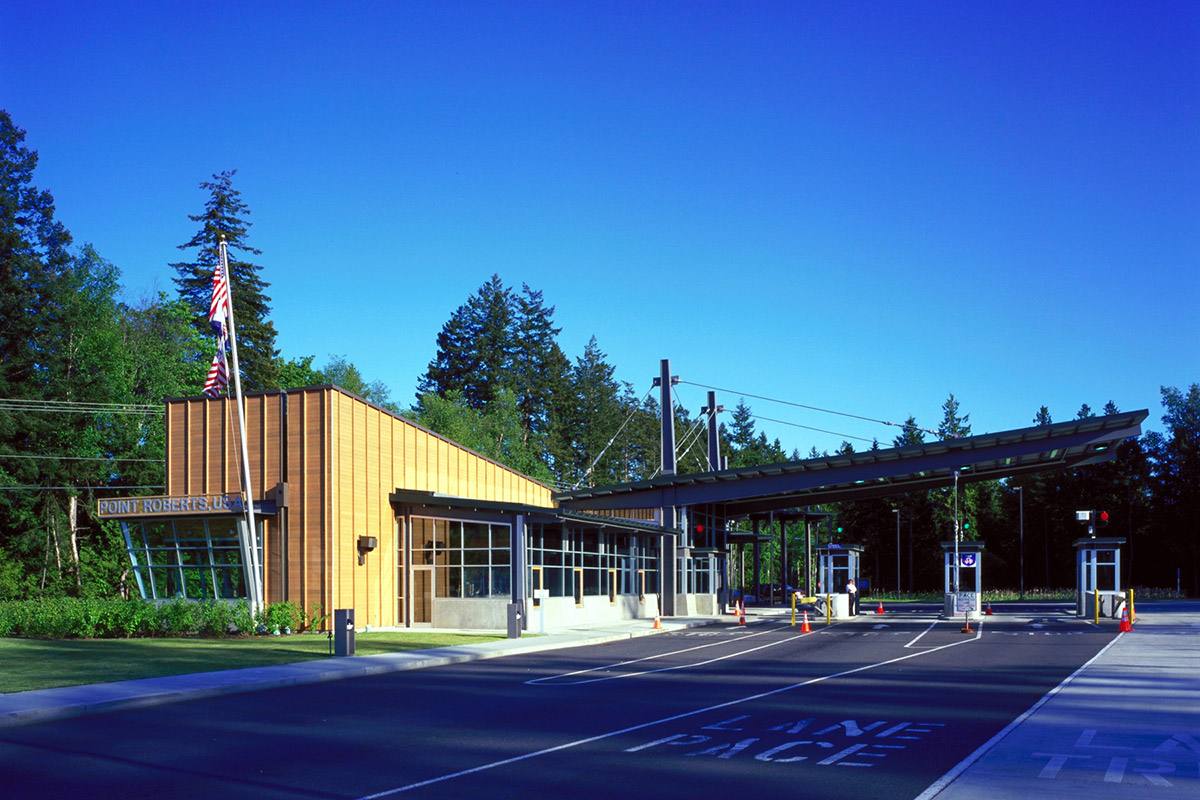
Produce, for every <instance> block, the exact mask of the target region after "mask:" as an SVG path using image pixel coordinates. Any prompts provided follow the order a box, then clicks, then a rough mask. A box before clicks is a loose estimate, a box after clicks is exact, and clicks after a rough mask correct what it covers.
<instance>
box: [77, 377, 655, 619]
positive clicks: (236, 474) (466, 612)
mask: <svg viewBox="0 0 1200 800" xmlns="http://www.w3.org/2000/svg"><path fill="white" fill-rule="evenodd" d="M245 400H246V434H247V445H248V447H247V449H248V452H249V465H250V481H249V483H250V488H251V492H252V495H253V498H254V503H255V510H256V512H257V518H256V527H257V528H258V533H257V544H258V553H259V563H260V564H261V580H262V585H263V597H264V600H265V602H267V603H276V602H282V601H291V602H294V603H296V604H298V605H299V606H301V607H302V608H303V609H304V610H305V611H309V610H312V609H314V608H319V609H320V613H323V614H331V613H332V611H333V610H334V609H336V608H349V609H354V611H355V621H356V625H357V626H358V627H360V628H363V627H384V628H388V627H408V626H424V625H428V626H431V627H447V628H450V627H452V628H489V629H495V628H504V627H505V625H506V618H507V613H508V611H507V609H508V606H509V605H510V604H519V605H520V609H521V611H522V612H523V615H522V616H523V618H524V626H525V627H529V626H530V625H531V624H532V625H535V626H536V625H537V624H539V620H538V619H536V618H535V619H533V620H532V622H531V613H532V612H533V611H535V610H536V611H537V612H538V613H539V615H540V618H541V621H542V622H543V623H548V624H551V625H554V624H566V623H570V622H572V621H584V620H594V621H600V620H607V619H619V618H631V617H653V616H655V615H656V614H657V613H658V610H659V604H658V598H657V594H656V591H657V587H658V585H659V580H658V572H659V569H660V568H661V564H660V563H659V561H658V554H659V547H658V544H659V541H660V539H661V536H663V535H664V529H661V528H659V527H658V526H656V525H655V524H654V523H653V522H648V521H644V520H643V521H638V520H632V519H620V518H614V517H601V516H596V515H584V514H574V515H571V514H569V513H563V512H559V511H558V510H557V509H556V507H555V506H556V504H555V502H554V501H553V499H552V489H551V487H549V486H547V485H545V484H543V483H541V482H539V481H537V480H534V479H533V478H530V477H528V476H526V475H522V474H520V473H518V472H516V471H514V470H511V469H509V468H507V467H505V466H503V465H501V464H499V463H497V462H495V461H492V460H491V459H488V458H485V457H484V456H481V455H479V454H477V453H475V452H473V451H471V450H468V449H467V448H465V447H463V446H461V445H459V444H456V443H455V442H452V441H450V440H448V439H446V438H444V437H442V436H439V435H437V434H435V433H433V432H432V431H429V430H427V429H425V428H423V427H421V426H419V425H417V424H415V423H413V422H412V421H410V420H408V419H405V418H403V417H400V416H397V415H395V414H392V413H390V412H388V411H386V410H385V409H382V408H380V407H378V406H375V405H373V404H371V403H369V402H367V401H365V400H363V399H361V398H359V397H357V396H354V395H352V394H350V393H347V392H345V391H344V390H342V389H340V388H338V387H335V386H319V387H308V388H302V389H289V390H283V391H275V392H264V393H254V394H249V395H247V396H246V398H245ZM165 414H166V494H165V495H162V496H155V497H129V498H122V499H114V500H103V501H101V502H100V507H99V511H100V515H101V517H106V518H111V519H116V520H120V522H121V523H122V529H123V531H124V534H125V540H126V546H127V548H128V551H129V556H130V564H131V572H132V573H133V577H134V582H135V583H136V585H137V587H138V588H139V589H140V591H141V592H142V595H143V596H144V597H146V598H148V599H155V600H164V599H171V598H186V599H196V600H204V599H219V600H227V599H239V598H244V597H247V590H246V584H247V577H248V573H247V572H246V569H247V568H246V566H245V565H246V564H248V563H251V559H250V558H249V557H248V556H249V554H248V553H247V552H246V547H245V544H246V543H248V542H249V537H246V536H244V532H245V529H246V528H245V526H246V515H245V514H244V513H242V511H243V508H242V505H241V500H242V497H243V493H242V484H243V481H242V478H241V470H240V438H239V436H240V431H239V430H238V415H237V413H236V406H235V405H234V402H233V400H232V399H229V398H218V399H211V398H206V397H191V398H177V399H170V400H168V401H167V402H166V410H165ZM239 533H241V534H243V535H242V536H241V537H240V538H241V540H242V546H241V547H239Z"/></svg>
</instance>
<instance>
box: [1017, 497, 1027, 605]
mask: <svg viewBox="0 0 1200 800" xmlns="http://www.w3.org/2000/svg"><path fill="white" fill-rule="evenodd" d="M1017 497H1018V498H1019V499H1020V509H1021V516H1020V520H1021V523H1020V528H1019V531H1020V533H1019V541H1020V551H1021V599H1022V600H1024V599H1025V487H1024V486H1018V487H1017Z"/></svg>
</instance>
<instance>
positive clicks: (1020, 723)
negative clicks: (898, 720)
mask: <svg viewBox="0 0 1200 800" xmlns="http://www.w3.org/2000/svg"><path fill="white" fill-rule="evenodd" d="M935 797H936V798H937V800H1029V798H1035V797H1036V798H1071V800H1077V798H1081V797H1086V798H1087V800H1128V798H1133V797H1147V798H1162V799H1163V800H1170V799H1171V798H1184V797H1186V798H1189V800H1195V798H1197V797H1200V613H1195V612H1191V613H1179V612H1158V611H1150V612H1142V611H1141V610H1139V611H1138V618H1137V621H1136V623H1135V625H1134V631H1133V632H1132V633H1124V634H1120V635H1118V636H1117V637H1116V638H1115V639H1114V640H1113V641H1112V643H1111V644H1109V645H1108V646H1107V647H1106V648H1105V649H1104V650H1102V651H1101V652H1100V653H1099V654H1098V655H1097V656H1096V657H1095V658H1094V659H1092V661H1090V662H1089V663H1088V664H1085V665H1084V666H1083V667H1081V668H1080V669H1079V670H1078V671H1077V672H1076V673H1075V674H1074V675H1073V676H1072V677H1071V678H1069V679H1068V680H1067V681H1065V682H1064V683H1063V684H1060V685H1059V687H1058V688H1056V689H1055V690H1054V691H1052V692H1050V693H1049V694H1047V695H1046V696H1045V697H1044V698H1042V700H1041V701H1039V703H1038V704H1036V705H1035V706H1034V707H1033V708H1032V709H1030V711H1028V712H1026V714H1024V715H1022V716H1021V717H1018V718H1017V719H1016V720H1014V722H1013V723H1012V724H1011V725H1009V726H1008V727H1007V728H1005V729H1004V730H1002V731H1001V732H1000V733H999V734H997V735H996V736H995V737H993V739H992V740H991V741H990V742H987V743H986V744H984V745H983V746H982V747H980V748H979V749H978V750H976V751H975V753H973V754H972V755H971V756H969V757H968V758H967V759H965V760H964V761H963V762H961V763H960V764H959V765H958V766H956V767H955V768H954V769H953V770H951V771H950V772H948V773H947V774H946V775H945V776H943V777H942V778H941V779H940V780H939V781H937V782H936V783H934V784H933V785H932V786H930V787H929V788H928V789H927V790H926V791H925V792H924V793H922V794H921V795H920V796H919V797H918V800H932V798H935Z"/></svg>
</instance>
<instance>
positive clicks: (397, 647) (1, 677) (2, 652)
mask: <svg viewBox="0 0 1200 800" xmlns="http://www.w3.org/2000/svg"><path fill="white" fill-rule="evenodd" d="M503 638H505V637H504V636H502V635H492V634H463V633H425V632H408V631H378V632H375V633H359V634H357V635H356V637H355V650H356V652H357V654H358V655H360V656H365V655H373V654H376V653H395V652H401V651H407V650H428V649H431V648H435V647H449V646H452V645H461V644H478V643H480V642H490V641H495V640H497V639H503ZM328 657H329V639H328V637H327V636H326V635H325V634H311V635H310V634H299V635H295V636H255V637H247V638H243V639H14V638H0V693H9V692H26V691H30V690H33V689H53V688H57V687H60V686H80V685H84V684H89V683H108V682H110V681H127V680H135V679H138V678H157V677H162V676H165V675H183V674H187V673H193V672H213V671H216V670H223V669H241V668H243V667H270V666H276V665H279V664H293V663H295V662H297V661H313V660H316V659H319V658H328Z"/></svg>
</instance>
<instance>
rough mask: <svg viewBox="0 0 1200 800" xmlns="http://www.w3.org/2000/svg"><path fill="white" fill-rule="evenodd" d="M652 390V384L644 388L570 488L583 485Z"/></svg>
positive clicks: (573, 488)
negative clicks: (642, 392) (627, 413)
mask: <svg viewBox="0 0 1200 800" xmlns="http://www.w3.org/2000/svg"><path fill="white" fill-rule="evenodd" d="M653 391H654V387H653V386H651V387H650V388H649V389H647V390H646V393H645V394H644V395H642V399H641V400H638V401H637V403H636V404H635V405H634V406H633V408H632V409H631V410H630V412H629V416H628V417H626V418H625V421H624V422H622V423H621V427H619V428H617V432H616V433H614V434H613V435H612V438H611V439H609V440H608V444H606V445H604V448H603V449H602V450H601V451H600V455H598V456H596V460H595V461H593V462H592V464H591V466H589V467H588V468H587V471H585V472H584V473H583V477H581V478H580V479H579V480H578V481H576V482H575V485H574V486H572V487H571V489H572V490H575V489H578V488H579V487H580V486H582V485H583V482H584V481H586V480H587V479H588V476H589V475H591V474H592V470H594V469H595V468H596V465H597V464H599V463H600V459H602V458H604V454H605V453H607V452H608V448H610V447H612V445H613V442H615V441H616V440H617V437H618V436H620V435H621V431H623V430H625V426H626V425H628V424H629V422H630V420H632V419H633V418H634V416H636V415H637V413H638V411H640V410H641V408H642V403H645V402H646V398H648V397H649V396H650V394H651V393H652V392H653Z"/></svg>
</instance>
